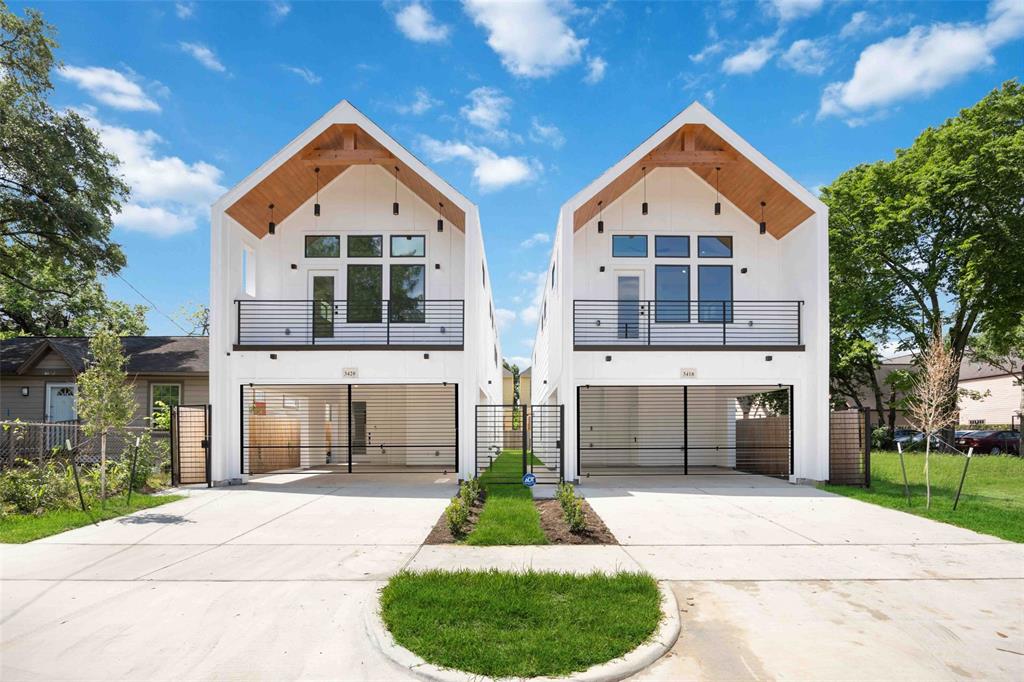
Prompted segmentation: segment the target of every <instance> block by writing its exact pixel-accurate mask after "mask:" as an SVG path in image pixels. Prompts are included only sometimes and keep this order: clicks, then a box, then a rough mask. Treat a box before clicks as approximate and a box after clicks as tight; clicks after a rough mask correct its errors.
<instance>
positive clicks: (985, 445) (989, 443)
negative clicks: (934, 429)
mask: <svg viewBox="0 0 1024 682" xmlns="http://www.w3.org/2000/svg"><path fill="white" fill-rule="evenodd" d="M956 444H957V446H958V447H960V448H964V449H967V448H974V451H975V452H976V453H979V454H989V455H998V454H1001V453H1004V452H1005V453H1007V454H1018V455H1019V454H1020V433H1018V432H1017V431H973V432H971V433H969V434H967V435H966V436H964V437H963V438H957V440H956Z"/></svg>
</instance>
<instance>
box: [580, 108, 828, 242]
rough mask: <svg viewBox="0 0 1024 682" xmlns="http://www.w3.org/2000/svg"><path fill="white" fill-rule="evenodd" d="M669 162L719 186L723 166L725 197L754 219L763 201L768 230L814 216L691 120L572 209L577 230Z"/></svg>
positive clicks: (775, 232)
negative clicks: (716, 176)
mask: <svg viewBox="0 0 1024 682" xmlns="http://www.w3.org/2000/svg"><path fill="white" fill-rule="evenodd" d="M666 167H685V168H689V169H690V170H692V171H693V172H694V173H696V174H697V175H698V176H700V177H701V178H702V179H704V181H705V182H707V183H708V184H709V185H711V186H712V187H714V186H715V168H716V167H718V168H720V169H721V171H720V175H719V188H720V191H721V194H722V196H723V197H725V198H727V199H728V200H729V201H731V202H732V203H733V204H734V205H735V206H736V207H737V208H739V209H740V210H741V211H743V212H744V213H745V214H746V215H747V216H748V217H749V218H750V219H751V220H753V221H754V222H760V221H761V202H762V201H763V202H765V204H766V206H765V209H764V219H765V222H766V223H767V224H768V233H769V234H771V235H772V236H773V237H775V238H776V239H781V238H782V237H784V236H785V235H786V234H787V233H788V232H789V231H790V230H792V229H793V228H795V227H796V226H797V225H799V224H800V223H802V222H804V221H805V220H807V219H808V218H810V217H811V216H812V215H814V211H813V210H811V208H810V207H808V206H807V205H806V204H804V203H803V202H802V201H800V200H799V199H797V198H796V197H795V196H793V194H791V193H790V192H789V191H788V190H786V188H784V187H783V186H782V185H780V184H779V183H778V182H776V181H775V180H773V179H772V178H771V176H769V175H768V174H767V173H765V172H764V171H763V170H761V169H760V168H759V167H758V166H757V165H755V164H754V163H753V162H751V161H750V160H749V159H747V158H746V157H744V156H743V155H741V154H740V153H739V152H737V151H736V150H735V149H734V148H733V147H732V146H731V145H729V144H728V143H726V142H725V140H723V139H722V138H721V137H719V136H718V135H717V134H716V133H715V132H714V131H713V130H711V128H709V127H708V126H706V125H700V124H688V125H684V126H682V127H681V128H680V129H679V130H677V131H676V132H675V133H673V134H672V135H670V136H669V137H668V138H667V139H666V140H665V141H664V142H662V143H661V144H659V145H658V146H657V147H655V148H654V150H652V151H651V152H650V153H649V154H646V155H644V156H643V157H642V158H641V159H640V160H639V161H637V162H636V163H635V164H633V165H632V166H630V167H629V168H627V169H626V170H625V171H624V172H623V173H622V174H621V175H619V176H618V177H616V178H614V179H613V180H612V181H611V182H609V183H608V184H607V185H606V186H605V187H603V188H601V189H600V190H598V192H597V193H596V194H595V195H594V196H592V197H590V198H589V199H588V200H587V201H586V202H584V203H583V205H582V206H580V207H579V208H578V209H576V211H575V213H574V214H573V231H576V230H579V229H580V228H582V227H583V226H584V225H586V224H587V223H588V222H589V221H590V220H592V219H593V218H594V216H596V215H597V214H598V211H599V210H600V208H601V206H605V207H607V206H609V205H610V204H611V203H612V202H613V201H615V200H616V199H618V198H619V197H621V196H622V195H623V194H624V193H625V192H626V191H627V190H628V189H629V188H630V187H633V186H634V185H635V184H636V183H638V182H640V180H641V179H642V177H643V173H644V171H643V169H644V168H646V169H647V172H650V171H651V170H653V169H654V168H666Z"/></svg>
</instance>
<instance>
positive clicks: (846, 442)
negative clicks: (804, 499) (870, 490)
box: [828, 410, 871, 486]
mask: <svg viewBox="0 0 1024 682" xmlns="http://www.w3.org/2000/svg"><path fill="white" fill-rule="evenodd" d="M869 414H870V413H869V412H867V411H863V412H862V411H861V410H842V411H839V412H832V413H831V414H829V429H828V431H829V434H828V435H829V438H828V440H829V452H828V481H829V483H834V484H836V485H863V486H870V485H871V423H870V418H869Z"/></svg>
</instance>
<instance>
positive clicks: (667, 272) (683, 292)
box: [654, 265, 690, 322]
mask: <svg viewBox="0 0 1024 682" xmlns="http://www.w3.org/2000/svg"><path fill="white" fill-rule="evenodd" d="M654 298H655V301H654V321H655V322H689V321H690V266H689V265H658V266H656V267H655V268H654Z"/></svg>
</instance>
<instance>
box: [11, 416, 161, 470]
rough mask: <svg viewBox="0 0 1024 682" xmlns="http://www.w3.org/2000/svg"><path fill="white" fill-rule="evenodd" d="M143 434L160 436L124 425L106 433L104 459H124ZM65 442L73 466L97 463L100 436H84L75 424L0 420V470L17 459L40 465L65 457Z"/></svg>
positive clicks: (79, 426)
mask: <svg viewBox="0 0 1024 682" xmlns="http://www.w3.org/2000/svg"><path fill="white" fill-rule="evenodd" d="M145 433H152V434H153V435H154V437H156V436H160V435H162V432H155V431H152V430H151V429H150V428H149V427H146V426H128V427H125V428H124V429H120V430H118V431H113V432H111V433H109V434H107V459H108V460H111V461H116V460H119V459H120V458H121V457H124V456H126V455H127V453H128V452H129V451H130V447H131V446H132V445H133V444H134V443H135V439H136V438H138V437H141V436H142V435H143V434H145ZM68 443H70V444H71V451H72V452H74V453H75V462H76V463H78V464H98V463H99V461H100V447H101V442H100V437H99V436H98V435H97V436H87V435H86V434H85V431H84V430H83V428H82V425H81V424H79V423H78V422H22V421H0V470H2V469H6V468H9V467H11V466H13V465H14V464H15V462H16V461H17V460H19V459H22V460H28V461H30V462H35V463H37V464H43V463H44V462H46V461H48V460H50V459H53V458H66V457H67V445H68Z"/></svg>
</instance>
